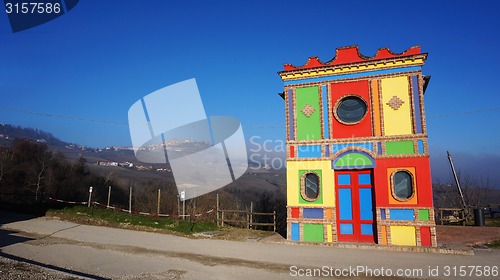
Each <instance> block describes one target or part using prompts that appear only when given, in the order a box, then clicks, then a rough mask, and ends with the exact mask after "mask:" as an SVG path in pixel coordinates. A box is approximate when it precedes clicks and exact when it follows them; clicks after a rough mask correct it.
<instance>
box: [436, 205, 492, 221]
mask: <svg viewBox="0 0 500 280" xmlns="http://www.w3.org/2000/svg"><path fill="white" fill-rule="evenodd" d="M477 208H483V211H484V212H483V213H484V216H485V217H486V216H489V218H495V216H496V215H497V214H500V204H488V205H473V206H469V207H467V208H437V213H439V215H438V217H437V220H438V221H439V222H440V223H441V225H444V224H462V225H464V226H465V225H466V224H467V223H471V222H473V211H474V209H477Z"/></svg>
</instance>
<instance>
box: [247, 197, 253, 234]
mask: <svg viewBox="0 0 500 280" xmlns="http://www.w3.org/2000/svg"><path fill="white" fill-rule="evenodd" d="M252 224H253V201H250V215H249V217H248V228H249V229H250V228H252Z"/></svg>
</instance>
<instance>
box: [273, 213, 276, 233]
mask: <svg viewBox="0 0 500 280" xmlns="http://www.w3.org/2000/svg"><path fill="white" fill-rule="evenodd" d="M273 222H274V232H276V210H275V211H273Z"/></svg>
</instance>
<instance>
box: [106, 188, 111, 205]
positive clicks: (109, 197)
mask: <svg viewBox="0 0 500 280" xmlns="http://www.w3.org/2000/svg"><path fill="white" fill-rule="evenodd" d="M110 201H111V186H109V187H108V204H107V206H106V208H109V202H110Z"/></svg>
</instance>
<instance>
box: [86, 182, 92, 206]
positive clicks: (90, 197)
mask: <svg viewBox="0 0 500 280" xmlns="http://www.w3.org/2000/svg"><path fill="white" fill-rule="evenodd" d="M91 201H92V187H90V188H89V202H88V204H87V207H90V202H91Z"/></svg>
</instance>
